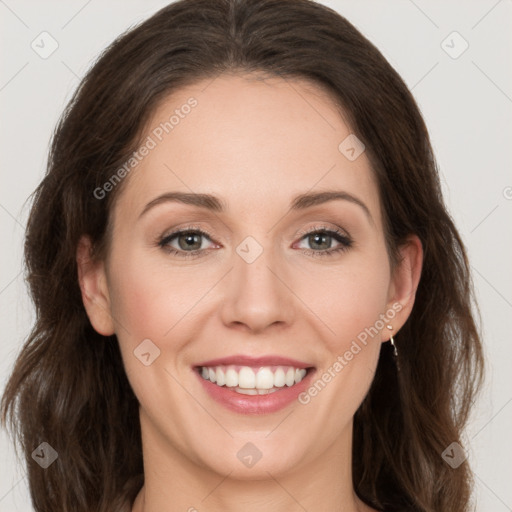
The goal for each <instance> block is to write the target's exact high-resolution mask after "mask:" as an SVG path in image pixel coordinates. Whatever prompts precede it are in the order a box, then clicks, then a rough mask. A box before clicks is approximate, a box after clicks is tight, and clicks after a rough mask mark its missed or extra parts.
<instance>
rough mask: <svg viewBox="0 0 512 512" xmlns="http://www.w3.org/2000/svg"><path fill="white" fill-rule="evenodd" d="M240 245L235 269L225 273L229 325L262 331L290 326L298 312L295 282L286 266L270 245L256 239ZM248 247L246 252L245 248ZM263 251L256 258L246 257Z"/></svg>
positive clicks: (225, 318)
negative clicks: (256, 243)
mask: <svg viewBox="0 0 512 512" xmlns="http://www.w3.org/2000/svg"><path fill="white" fill-rule="evenodd" d="M241 245H242V247H239V249H241V250H240V251H239V252H237V253H236V254H234V255H233V260H234V264H233V269H232V270H231V272H229V274H228V276H226V280H225V283H224V286H225V295H224V301H223V303H222V305H221V318H222V321H223V322H224V324H225V325H226V326H228V327H231V328H233V327H235V328H237V329H240V330H245V331H247V332H262V331H265V330H266V329H268V328H270V327H271V326H274V327H276V326H280V327H281V328H282V327H284V326H286V325H291V324H292V322H293V319H294V315H295V301H294V295H293V291H292V290H293V283H290V282H289V281H290V279H289V274H288V273H287V272H286V269H285V268H284V265H280V264H279V261H278V258H277V257H275V254H274V252H275V251H273V250H271V249H270V248H268V247H266V248H263V247H261V248H258V247H257V246H256V247H255V246H254V242H253V243H252V244H251V243H249V245H247V246H243V244H241ZM247 248H249V250H248V251H246V253H244V252H243V250H244V249H247ZM251 251H252V252H253V255H252V256H253V257H254V251H257V252H256V254H258V252H259V251H261V254H259V255H258V256H257V257H256V259H255V260H254V261H251V259H252V258H251V257H246V254H250V252H251Z"/></svg>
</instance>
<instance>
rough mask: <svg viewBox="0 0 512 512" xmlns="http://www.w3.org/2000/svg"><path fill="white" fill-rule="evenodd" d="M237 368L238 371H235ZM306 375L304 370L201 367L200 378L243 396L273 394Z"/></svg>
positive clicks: (280, 367)
mask: <svg viewBox="0 0 512 512" xmlns="http://www.w3.org/2000/svg"><path fill="white" fill-rule="evenodd" d="M237 368H238V371H237ZM305 375H306V370H305V369H304V368H293V367H291V366H277V367H272V366H263V367H261V368H259V369H258V371H257V372H256V373H255V371H254V370H253V369H252V368H251V367H249V366H241V367H240V366H237V367H235V366H227V367H226V366H216V367H209V368H207V367H204V366H203V367H202V368H201V376H202V377H203V379H206V380H209V381H210V382H213V383H215V384H217V385H218V386H226V387H228V388H232V389H233V391H237V392H238V393H242V394H245V395H257V394H259V395H264V394H267V393H273V392H274V391H277V390H278V388H282V387H284V386H285V385H286V386H288V387H290V386H293V385H294V384H298V383H299V382H300V381H301V380H302V379H303V378H304V376H305Z"/></svg>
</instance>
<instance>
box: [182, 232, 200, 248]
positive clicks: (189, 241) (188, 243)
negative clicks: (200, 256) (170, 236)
mask: <svg viewBox="0 0 512 512" xmlns="http://www.w3.org/2000/svg"><path fill="white" fill-rule="evenodd" d="M198 237H199V235H198V234H195V233H192V234H191V233H188V234H186V235H182V236H181V237H180V246H181V248H182V249H187V248H188V249H191V248H192V249H196V248H197V249H199V248H200V247H201V242H199V247H192V246H193V245H194V243H195V244H197V243H198V242H197V241H194V239H196V238H198ZM183 239H185V244H184V246H183V245H182V244H181V241H182V240H183Z"/></svg>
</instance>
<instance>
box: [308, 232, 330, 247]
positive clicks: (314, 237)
mask: <svg viewBox="0 0 512 512" xmlns="http://www.w3.org/2000/svg"><path fill="white" fill-rule="evenodd" d="M312 237H313V240H314V242H313V245H314V244H318V245H321V244H322V242H321V241H320V242H318V240H319V239H320V240H321V239H324V240H325V239H326V238H329V235H325V234H323V235H322V234H318V233H316V234H314V235H312ZM321 248H322V247H321ZM323 248H324V249H325V247H323Z"/></svg>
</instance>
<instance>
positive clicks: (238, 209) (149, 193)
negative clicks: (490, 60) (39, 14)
mask: <svg viewBox="0 0 512 512" xmlns="http://www.w3.org/2000/svg"><path fill="white" fill-rule="evenodd" d="M187 253H188V254H187ZM25 254H26V264H27V267H28V282H29V284H30V287H31V292H32V296H33V299H34V302H35V306H36V312H37V321H36V325H35V326H34V329H33V331H32V333H31V335H30V337H29V339H28V340H27V343H26V345H25V347H24V349H23V350H22V352H21V354H20V356H19V358H18V360H17V362H16V365H15V368H14V370H13V373H12V376H11V377H10V380H9V381H8V384H7V387H6V390H5V393H4V396H3V400H2V417H3V422H4V424H7V423H8V422H9V424H10V426H11V428H12V430H13V431H14V432H15V433H17V435H18V436H19V439H20V442H21V444H22V446H23V449H24V453H25V457H26V462H27V468H28V476H29V486H30V492H31V494H32V498H33V501H34V504H35V507H36V510H38V511H43V510H44V511H47V510H52V511H54V510H63V511H64V510H73V511H78V512H82V511H83V512H86V511H87V512H90V511H91V510H97V511H105V512H106V511H112V510H123V511H132V512H156V511H159V512H167V511H175V510H189V511H193V510H198V511H202V510H208V511H211V512H214V511H217V510H239V509H240V508H242V507H243V509H244V510H249V511H251V510H261V509H262V508H265V509H266V510H269V511H270V510H271V511H276V512H278V511H283V510H287V511H289V510H309V511H333V510H343V511H346V512H356V511H359V512H362V511H376V510H378V511H386V512H392V511H422V512H426V511H429V512H430V511H432V512H433V511H435V512H440V511H451V512H453V511H457V512H463V511H468V510H469V507H470V495H471V472H470V468H469V467H468V463H467V461H466V460H464V457H463V456H461V453H463V449H462V448H461V446H460V445H461V434H462V430H463V428H464V426H465V423H466V420H467V417H468V413H469V410H470V405H471V404H472V402H473V400H474V397H475V394H476V392H477V390H478V388H479V386H480V382H481V378H482V374H483V370H482V367H483V360H482V347H481V342H480V338H479V332H478V329H477V327H476V325H475V320H474V316H473V312H472V303H473V294H472V293H473V292H472V285H471V278H470V273H469V265H468V262H467V257H466V252H465V248H464V246H463V243H462V242H461V239H460V236H459V234H458V232H457V230H456V228H455V226H454V224H453V222H452V220H451V218H450V216H449V214H448V213H447V211H446V207H445V205H444V202H443V199H442V195H441V190H440V185H439V180H438V175H437V170H436V164H435V160H434V156H433V154H432V149H431V145H430V142H429V137H428V132H427V129H426V127H425V124H424V122H423V120H422V117H421V115H420V112H419V109H418V107H417V105H416V103H415V101H414V99H413V97H412V95H411V94H410V92H409V91H408V90H407V88H406V86H405V84H404V83H403V81H402V80H401V78H400V77H399V76H398V75H397V73H396V72H395V71H394V70H393V68H392V67H391V66H390V65H389V64H388V63H387V61H386V60H385V59H384V57H383V56H382V55H381V54H380V52H379V51H378V50H377V49H376V48H375V47H374V46H373V45H372V44H371V43H370V42H369V41H368V40H366V39H365V38H364V37H363V36H362V35H361V34H360V33H359V32H358V31H357V30H356V29H355V28H354V27H353V26H352V25H351V24H350V23H349V22H348V21H347V20H345V19H344V18H342V17H341V16H339V15H338V14H337V13H335V12H334V11H332V10H330V9H328V8H326V7H324V6H321V5H319V4H316V3H314V2H310V1H307V0H300V1H293V2H291V1H277V0H250V1H249V0H215V1H211V0H181V1H178V2H176V3H173V4H170V5H169V6H167V7H166V8H164V9H162V10H161V11H159V12H158V13H156V14H155V15H154V16H152V17H151V18H150V19H149V20H147V21H146V22H144V23H142V24H141V25H140V26H138V27H135V28H134V29H131V30H130V31H129V32H127V33H126V34H123V35H122V36H121V37H120V38H118V39H117V40H116V41H115V42H114V43H113V44H112V45H111V46H110V47H109V48H108V49H107V50H106V51H105V53H104V54H103V55H102V56H101V58H100V59H99V60H98V61H97V62H96V64H95V65H94V66H93V67H92V69H91V70H90V71H89V73H88V74H87V76H86V77H85V78H84V80H83V82H82V84H81V85H80V87H79V89H78V91H77V92H76V94H75V96H74V98H73V99H72V100H71V102H70V104H69V106H68V108H67V109H66V111H65V113H64V115H63V117H62V119H61V121H60V123H59V125H58V127H57V130H56V132H55V136H54V139H53V142H52V147H51V151H50V156H49V164H48V172H47V175H46V177H45V179H44V180H43V182H42V183H41V184H40V186H39V187H38V189H37V190H36V192H35V197H34V203H33V207H32V211H31V215H30V218H29V222H28V229H27V238H26V246H25ZM388 341H389V343H388ZM15 406H17V409H15ZM454 443H455V444H454ZM454 450H455V451H454ZM450 457H451V458H452V459H453V460H450ZM38 459H39V460H38ZM454 459H457V460H456V463H455V462H454ZM36 462H37V463H36Z"/></svg>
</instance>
